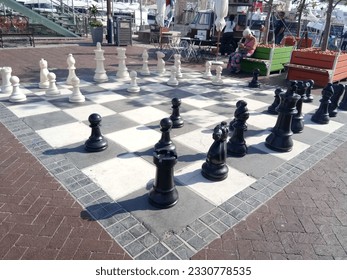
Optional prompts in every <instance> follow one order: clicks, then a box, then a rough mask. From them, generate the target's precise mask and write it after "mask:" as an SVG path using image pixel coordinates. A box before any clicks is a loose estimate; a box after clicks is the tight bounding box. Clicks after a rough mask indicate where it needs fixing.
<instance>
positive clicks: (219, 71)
mask: <svg viewBox="0 0 347 280" xmlns="http://www.w3.org/2000/svg"><path fill="white" fill-rule="evenodd" d="M222 70H223V67H222V66H220V65H218V66H217V67H216V77H214V78H213V79H212V84H213V85H216V86H220V85H223V80H222Z"/></svg>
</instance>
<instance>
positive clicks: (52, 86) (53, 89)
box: [46, 72, 60, 96]
mask: <svg viewBox="0 0 347 280" xmlns="http://www.w3.org/2000/svg"><path fill="white" fill-rule="evenodd" d="M47 78H48V81H49V87H48V89H47V90H46V96H57V95H60V90H59V89H58V88H57V85H56V75H55V74H54V73H53V72H49V73H48V75H47Z"/></svg>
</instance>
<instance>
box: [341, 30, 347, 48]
mask: <svg viewBox="0 0 347 280" xmlns="http://www.w3.org/2000/svg"><path fill="white" fill-rule="evenodd" d="M346 47H347V31H346V32H345V33H343V35H342V45H341V50H342V51H345V50H346Z"/></svg>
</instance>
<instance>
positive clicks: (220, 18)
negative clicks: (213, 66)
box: [214, 0, 229, 56]
mask: <svg viewBox="0 0 347 280" xmlns="http://www.w3.org/2000/svg"><path fill="white" fill-rule="evenodd" d="M228 6H229V1H228V0H215V4H214V12H215V14H216V16H217V18H216V20H215V22H214V25H215V26H216V30H217V32H218V39H217V56H218V53H219V41H220V33H221V31H222V30H223V28H224V27H225V19H224V18H225V17H226V16H227V15H228V8H229V7H228Z"/></svg>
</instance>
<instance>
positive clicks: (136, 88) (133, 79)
mask: <svg viewBox="0 0 347 280" xmlns="http://www.w3.org/2000/svg"><path fill="white" fill-rule="evenodd" d="M130 79H131V80H130V86H129V87H128V88H127V91H128V92H139V91H140V87H139V86H138V85H137V81H136V80H137V73H136V71H131V72H130Z"/></svg>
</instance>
